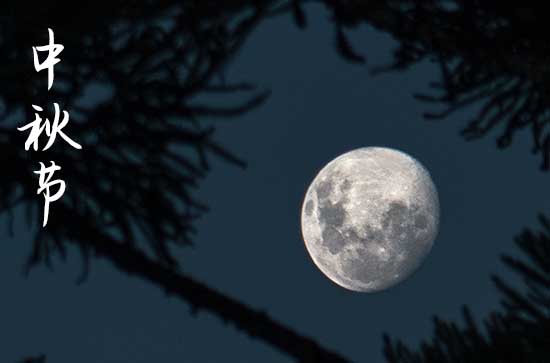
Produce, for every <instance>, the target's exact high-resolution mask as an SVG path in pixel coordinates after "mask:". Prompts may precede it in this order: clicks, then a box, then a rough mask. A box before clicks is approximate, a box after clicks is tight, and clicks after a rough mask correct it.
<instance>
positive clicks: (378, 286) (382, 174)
mask: <svg viewBox="0 0 550 363" xmlns="http://www.w3.org/2000/svg"><path fill="white" fill-rule="evenodd" d="M301 222H302V223H301V224H302V235H303V238H304V241H305V245H306V248H307V251H308V252H309V254H310V256H311V258H312V259H313V262H314V263H315V265H316V266H317V267H318V268H319V269H320V270H321V271H322V272H323V273H324V274H325V275H326V276H327V277H328V278H329V279H330V280H332V281H333V282H335V283H337V284H338V285H340V286H342V287H344V288H346V289H349V290H353V291H362V292H374V291H380V290H384V289H387V288H389V287H391V286H393V285H395V284H397V283H399V282H400V281H403V280H404V279H406V278H407V277H408V276H410V275H411V274H412V273H413V272H414V271H415V270H416V269H417V268H418V267H419V266H420V265H421V264H422V261H423V260H424V259H425V257H426V255H427V254H428V253H429V252H430V249H431V248H432V245H433V242H434V240H435V237H436V235H437V231H438V226H439V199H438V196H437V190H436V188H435V185H434V183H433V181H432V179H431V177H430V174H429V173H428V171H427V170H426V169H425V168H424V167H423V166H422V165H421V164H420V163H419V162H418V161H417V160H415V159H414V158H412V157H411V156H409V155H407V154H405V153H403V152H401V151H398V150H394V149H390V148H384V147H366V148H360V149H356V150H352V151H350V152H348V153H345V154H343V155H341V156H339V157H337V158H336V159H334V160H332V161H331V162H329V163H328V164H327V165H326V166H325V167H324V168H323V169H322V170H321V171H320V172H319V173H318V174H317V176H316V177H315V179H314V180H313V182H312V183H311V185H310V187H309V189H308V191H307V193H306V196H305V198H304V203H303V205H302V218H301Z"/></svg>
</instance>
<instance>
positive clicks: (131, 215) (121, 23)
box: [0, 0, 346, 362]
mask: <svg viewBox="0 0 550 363" xmlns="http://www.w3.org/2000/svg"><path fill="white" fill-rule="evenodd" d="M274 3H275V2H271V1H224V2H214V1H204V0H197V1H190V0H189V1H173V0H167V1H122V0H114V1H110V2H87V1H84V2H72V1H59V2H55V3H48V6H29V4H28V3H26V2H25V1H6V2H4V3H3V4H2V7H3V8H4V9H6V11H5V12H3V15H2V16H1V17H0V53H1V54H2V70H1V71H0V72H2V77H1V82H2V87H1V88H0V106H1V108H0V155H1V156H0V158H1V159H2V160H1V162H2V167H3V170H2V171H3V173H2V175H3V177H2V184H1V185H0V207H1V209H0V211H1V212H4V213H7V215H8V218H7V221H8V227H9V229H10V230H11V229H12V228H13V227H12V226H13V221H14V217H15V214H14V210H15V209H16V207H22V209H23V210H25V211H26V214H27V220H28V222H29V226H35V227H36V229H35V230H36V235H35V236H34V247H33V252H32V254H31V256H30V258H29V261H28V267H29V268H30V267H32V266H34V265H36V264H38V263H42V262H43V263H46V264H47V265H48V266H50V265H51V258H52V256H53V255H55V254H57V255H59V256H61V258H65V256H66V250H67V248H68V247H69V246H70V245H73V246H77V248H78V250H79V251H80V252H81V254H82V256H83V261H84V266H85V268H84V271H83V275H82V277H81V278H80V279H79V280H80V281H82V280H83V279H84V278H85V277H86V274H87V269H88V263H89V260H90V258H91V257H92V256H95V257H98V258H105V259H107V260H108V261H110V262H111V263H113V264H114V265H115V266H116V267H118V268H119V269H120V270H121V271H123V272H125V273H128V274H132V275H136V276H138V277H141V278H143V279H146V280H148V281H150V282H153V283H154V284H155V285H157V286H158V287H160V288H162V289H164V290H166V292H167V293H170V294H171V295H173V296H176V297H178V298H180V299H183V300H184V301H186V302H188V303H190V304H191V307H192V309H193V311H195V312H196V311H199V310H206V311H208V312H211V313H213V314H215V315H218V316H219V317H221V318H222V319H223V320H224V321H226V322H228V323H233V324H234V325H235V326H236V327H237V328H238V329H240V330H242V331H245V332H246V333H248V334H250V335H251V336H253V337H256V338H259V339H262V340H263V341H264V342H266V343H268V344H271V345H272V346H273V347H275V348H277V349H279V350H281V351H282V352H283V353H286V354H289V355H290V356H292V357H294V358H295V359H296V360H297V361H299V362H344V361H346V359H344V358H343V357H341V356H339V355H338V354H336V353H333V352H331V351H329V350H327V349H325V348H323V347H321V346H320V345H318V344H317V343H315V342H314V341H313V340H311V339H308V338H306V337H303V336H301V335H299V334H297V333H296V332H294V331H292V330H291V329H289V328H286V327H285V326H283V325H281V324H280V323H278V322H276V321H274V320H272V319H271V318H269V317H268V316H267V315H266V314H265V313H263V312H262V311H256V310H253V309H251V308H249V307H247V306H246V305H244V304H242V303H240V302H237V301H235V300H233V299H231V298H229V297H227V296H224V295H223V294H221V293H219V292H217V291H215V290H213V289H211V288H209V287H207V286H205V285H204V284H201V283H200V282H197V281H195V280H193V279H192V278H190V277H188V276H186V275H184V274H182V273H180V272H179V267H178V261H176V259H175V258H173V256H172V253H171V248H172V247H174V246H185V245H189V244H191V239H192V234H193V232H194V223H195V221H196V219H197V218H199V217H200V216H201V215H202V214H203V213H204V211H205V210H206V209H207V208H206V206H205V205H204V204H203V203H201V202H200V201H198V200H197V199H196V197H195V193H194V190H193V189H194V188H196V187H197V186H198V184H199V183H200V181H201V180H202V179H203V178H204V176H205V175H206V174H207V172H208V170H209V160H210V158H212V157H216V156H217V157H221V158H223V159H225V160H226V161H228V162H231V163H233V164H236V165H239V166H243V165H244V163H243V162H242V161H241V160H239V159H238V158H237V157H235V156H234V155H233V154H232V153H230V152H229V151H227V150H226V149H224V148H223V147H222V146H220V145H219V144H218V143H216V141H215V138H214V128H213V127H211V126H209V124H207V123H205V121H208V119H209V118H231V117H236V116H240V115H242V114H244V113H245V112H247V111H249V110H251V109H253V108H254V107H256V106H258V105H260V104H261V103H262V102H263V101H264V100H265V99H266V97H267V96H268V93H267V92H265V91H258V90H256V88H255V87H254V86H253V85H251V84H248V83H234V82H230V81H228V80H227V79H226V72H225V69H226V67H227V65H228V63H229V62H230V61H231V59H232V57H233V56H234V55H235V54H236V53H237V52H238V50H239V49H240V47H241V46H242V44H243V43H244V42H245V40H246V39H247V37H248V35H249V34H250V32H251V31H252V30H253V29H254V28H255V27H256V26H257V24H258V23H259V22H260V21H261V20H263V19H264V18H265V17H266V16H267V15H268V14H269V12H270V10H271V8H272V7H273V4H274ZM48 28H52V29H54V31H55V35H56V38H55V40H56V43H61V44H63V45H64V48H65V49H64V50H63V52H62V53H61V54H60V59H61V62H60V63H59V64H57V65H56V67H55V82H54V87H53V88H52V89H51V90H50V91H49V92H48V91H47V81H46V73H47V72H45V71H44V72H41V73H38V74H37V73H35V71H34V67H33V59H32V47H33V46H40V45H44V44H46V43H47V41H48V39H47V35H48V32H47V29H48ZM94 87H95V88H96V90H95V91H94V92H91V91H90V90H91V89H92V88H94ZM98 88H99V89H100V91H101V92H103V94H104V98H103V99H100V100H90V99H88V96H89V94H91V93H94V94H98V93H100V92H99V91H98V90H97V89H98ZM53 102H58V103H60V105H61V108H62V109H64V110H67V111H68V112H69V113H70V122H69V124H68V126H67V128H66V129H65V130H64V131H65V132H66V133H67V134H68V135H69V136H70V137H71V138H72V139H74V140H76V141H77V142H79V143H80V144H82V146H83V149H82V150H74V149H72V148H71V147H69V146H68V145H66V144H64V142H63V141H59V140H58V141H57V142H56V143H55V144H54V146H53V147H52V148H51V149H49V150H47V151H38V152H34V151H32V150H31V151H28V152H26V151H25V150H24V147H23V145H24V142H25V138H26V137H27V135H28V134H27V133H21V132H19V131H17V130H16V127H18V126H21V125H24V124H26V123H28V122H30V121H31V120H33V119H34V115H33V110H32V108H31V105H33V104H34V105H39V106H41V107H43V108H44V109H45V110H47V111H49V109H50V108H51V104H52V103H53ZM46 116H48V117H50V118H51V112H50V113H49V114H47V115H44V116H43V117H46ZM42 146H43V143H42V144H41V147H42ZM40 149H41V148H40ZM50 160H54V161H55V162H56V163H57V164H58V165H60V166H61V167H62V170H61V171H60V172H58V173H57V174H56V178H61V179H63V180H65V181H66V182H67V191H66V192H65V194H64V196H63V198H61V199H60V200H58V201H56V202H55V203H53V204H52V205H51V213H50V218H49V221H48V225H47V226H46V228H42V227H41V225H40V223H39V222H40V221H41V220H42V212H43V204H42V203H43V199H42V196H41V195H36V190H37V189H38V181H37V178H36V175H34V174H33V171H34V170H37V166H38V162H39V161H44V162H47V163H49V161H50ZM220 242H221V241H220Z"/></svg>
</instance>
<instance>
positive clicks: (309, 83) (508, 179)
mask: <svg viewBox="0 0 550 363" xmlns="http://www.w3.org/2000/svg"><path fill="white" fill-rule="evenodd" d="M309 9H310V10H309V12H308V15H309V27H308V28H307V29H306V30H305V31H300V30H298V29H297V28H296V27H295V26H294V24H293V23H292V21H291V19H290V18H289V17H282V18H275V19H272V20H269V21H267V22H266V23H265V24H263V26H261V27H260V28H259V29H258V30H257V31H256V33H255V34H253V36H252V37H251V38H250V39H249V42H248V43H247V44H246V45H245V47H244V49H243V51H242V52H241V53H240V54H239V56H238V57H237V58H236V59H235V61H234V63H233V64H231V65H230V67H229V69H228V75H229V78H230V79H232V80H235V81H252V82H256V83H257V84H259V85H260V86H261V87H263V88H265V89H271V90H272V92H273V93H272V96H271V98H270V99H269V100H268V101H267V103H266V104H265V105H264V106H262V107H260V108H259V109H257V110H255V111H253V112H251V113H249V114H247V115H245V116H243V117H239V118H235V119H232V120H223V121H221V122H217V123H216V122H215V121H214V120H212V121H209V122H214V123H215V125H216V126H217V130H218V131H217V135H218V139H219V141H220V142H221V144H222V145H225V146H226V147H227V148H228V149H229V150H232V151H233V152H234V153H236V154H237V155H238V156H240V157H241V158H242V159H244V160H246V161H247V163H248V167H247V168H246V169H239V168H238V167H235V166H233V165H229V164H226V163H224V162H223V161H221V160H212V161H213V162H212V173H211V174H210V175H209V176H208V178H207V179H206V180H205V181H204V183H203V184H202V185H201V189H200V190H199V191H198V193H199V195H200V197H201V198H202V200H204V201H205V202H207V204H209V206H210V207H211V211H210V212H209V213H208V214H207V215H206V216H205V217H204V218H203V219H202V221H201V222H200V224H199V226H198V227H199V228H198V234H197V236H196V238H195V247H193V248H187V249H183V250H181V251H179V252H178V253H177V255H178V257H179V259H180V261H181V268H182V271H184V272H186V273H191V274H192V275H193V276H194V277H196V278H197V279H199V280H201V281H204V282H205V283H207V284H209V285H210V286H212V287H215V288H217V289H219V291H221V292H223V293H226V294H228V295H230V296H232V297H235V298H237V299H239V300H241V301H243V302H245V303H247V304H248V305H250V306H251V307H254V308H258V309H264V310H265V311H266V312H267V313H268V314H270V315H271V316H272V317H274V318H275V319H277V320H279V321H281V322H282V323H284V324H287V325H288V326H290V327H292V328H293V329H295V330H296V331H298V332H300V333H301V334H304V335H308V336H311V337H313V338H315V339H316V340H317V341H318V342H320V343H321V344H322V345H324V346H326V347H328V348H330V349H334V350H335V351H338V352H340V353H341V354H343V355H345V356H347V357H349V358H351V359H352V360H353V361H355V362H381V361H382V359H383V357H382V353H381V347H382V340H381V335H382V333H383V332H388V333H389V334H390V335H392V336H394V337H399V338H402V339H403V340H404V341H405V342H406V343H409V344H412V345H415V344H417V343H418V342H419V341H420V340H421V339H423V338H429V337H430V336H431V333H432V328H433V326H432V320H431V319H432V317H433V315H438V316H440V317H442V318H445V319H450V320H459V319H460V309H461V306H462V305H463V304H467V305H469V306H470V307H471V308H472V310H473V312H474V314H475V317H476V318H478V319H479V318H480V317H482V316H484V315H485V314H486V313H487V312H488V311H490V310H491V309H492V308H494V307H496V305H497V304H498V298H499V296H498V294H497V293H496V290H495V288H494V287H493V285H492V283H491V281H490V274H492V273H499V274H502V275H504V276H506V277H507V278H508V279H509V280H510V281H512V282H513V281H514V279H513V278H510V275H509V274H508V273H507V271H506V270H505V269H504V268H503V267H502V265H501V263H500V262H499V255H500V254H501V253H510V254H516V253H517V251H516V249H515V247H514V245H513V237H514V236H515V235H517V234H518V233H519V232H520V231H521V229H522V228H523V227H528V226H535V225H536V223H535V222H536V213H537V212H538V211H544V210H548V209H549V208H550V201H548V200H542V199H541V198H540V196H539V195H540V194H539V193H540V191H542V190H543V188H545V187H546V186H547V176H546V175H545V174H543V173H542V172H540V171H539V169H538V166H539V159H538V157H535V156H532V155H531V154H530V153H529V150H530V144H529V143H530V136H529V135H528V133H527V132H525V133H522V134H520V135H518V136H519V137H517V138H516V139H515V140H514V143H513V145H512V147H511V148H509V149H506V150H504V151H501V150H498V149H497V148H496V146H495V135H497V133H496V132H494V133H491V134H489V135H488V136H487V137H485V138H484V139H482V140H480V141H475V142H466V141H464V140H463V139H462V138H461V137H460V136H459V134H458V132H459V130H460V129H461V127H463V126H464V125H465V121H466V120H468V119H470V118H471V117H472V115H473V112H474V111H475V109H469V110H464V111H462V112H461V113H459V114H456V115H454V116H453V117H451V118H449V119H446V120H444V121H438V122H428V121H424V120H423V119H422V112H423V111H426V110H427V109H430V107H431V106H429V105H426V104H422V103H419V102H418V101H416V100H415V99H413V97H412V96H411V94H412V93H413V92H415V91H422V90H426V87H427V84H428V82H429V81H431V80H436V79H437V77H438V70H437V67H436V66H435V65H433V64H429V63H424V64H421V65H420V66H417V67H414V68H413V69H411V70H410V71H408V72H406V73H392V74H386V75H381V76H377V77H372V76H370V75H369V66H374V65H377V64H381V63H385V62H388V61H389V60H390V59H391V58H390V57H391V50H392V49H393V47H394V46H395V45H396V44H395V43H394V42H393V41H392V40H391V38H389V37H388V36H387V35H385V34H381V33H377V32H376V31H374V30H372V29H370V28H368V27H362V28H361V30H359V31H357V32H355V33H353V35H352V37H351V40H352V41H353V43H354V44H355V45H356V46H357V49H358V50H359V51H361V52H363V53H364V54H365V55H366V57H367V59H368V66H357V65H352V64H350V63H347V62H345V61H344V60H342V59H341V58H340V57H339V56H338V55H337V53H336V52H335V50H334V46H333V40H334V34H333V28H332V26H331V24H330V22H329V20H328V14H327V13H326V12H325V11H324V10H323V9H321V8H319V7H310V8H309ZM60 36H61V35H60ZM22 121H23V120H22ZM497 132H498V131H497ZM364 146H386V147H392V148H396V149H400V150H402V151H404V152H406V153H408V154H410V155H412V156H413V157H415V158H417V159H418V160H419V161H420V162H421V163H422V164H423V165H424V166H425V167H426V168H427V169H428V170H429V171H430V173H431V175H432V178H433V180H434V182H435V184H436V186H437V188H438V192H439V198H440V204H441V222H440V232H439V235H438V237H437V239H436V241H435V244H434V247H433V249H432V252H431V253H430V255H429V256H428V257H427V259H426V261H425V263H424V265H423V266H422V267H421V268H420V270H418V271H417V272H416V273H415V274H414V275H413V276H412V277H411V278H410V279H408V280H406V281H404V282H403V283H401V284H399V285H398V286H396V287H394V288H391V289H389V290H387V291H384V292H380V293H375V294H364V293H363V294H361V293H354V292H351V291H347V290H344V289H343V288H340V287H338V286H337V285H335V284H334V283H332V282H331V281H329V280H328V279H327V278H326V277H325V276H324V275H323V274H322V273H321V272H320V271H319V270H318V269H317V268H316V267H315V265H314V264H313V262H312V261H311V259H310V257H309V255H308V254H307V252H306V249H305V247H304V244H303V242H302V240H301V235H300V219H299V217H300V207H301V203H302V198H303V196H304V194H305V191H306V189H307V187H308V186H309V183H310V182H311V180H312V179H313V177H314V176H315V175H316V173H317V172H318V171H319V169H320V168H322V167H323V166H324V165H325V164H326V163H327V162H328V161H330V160H332V159H333V158H335V157H336V156H338V155H340V154H342V153H344V152H346V151H349V150H351V149H354V148H358V147H364ZM70 187H71V186H70V184H68V186H67V192H66V193H71V192H75V191H71V189H70ZM51 213H52V214H53V213H55V204H54V205H53V207H52V210H51ZM17 220H18V221H19V222H20V223H19V226H18V228H17V230H16V234H15V236H14V238H8V237H7V232H5V231H4V232H3V233H4V235H3V237H2V238H1V239H0V240H1V241H2V253H1V254H0V286H2V293H1V294H0V361H1V362H15V361H17V360H19V359H21V358H22V357H23V356H26V355H34V354H39V353H44V354H46V355H47V356H48V360H47V362H48V363H72V362H79V363H95V362H97V363H121V362H133V363H142V362H143V363H145V362H147V363H151V362H159V363H162V362H166V363H168V362H193V363H210V362H212V363H213V362H235V363H239V362H243V363H247V362H250V363H252V362H265V363H271V362H273V363H275V362H291V360H290V359H289V358H288V357H287V356H284V355H282V354H280V353H279V352H278V351H275V350H273V349H272V348H271V347H270V346H267V345H265V344H264V343H263V342H260V341H257V340H253V339H250V338H249V337H248V336H245V335H244V334H241V333H240V332H238V331H237V330H236V329H234V328H233V327H232V326H226V325H224V324H223V323H222V322H220V321H219V320H218V319H217V318H214V317H212V316H211V315H209V314H208V313H204V312H201V313H200V314H199V315H198V316H197V317H192V316H191V314H190V313H189V307H188V306H187V305H186V304H184V303H183V302H182V301H180V300H177V299H174V298H169V297H167V296H166V295H165V294H164V293H162V292H161V291H160V290H159V289H158V288H157V287H155V286H152V285H150V284H147V283H145V282H143V281H141V280H139V279H136V278H133V277H130V276H127V275H125V274H123V273H120V272H119V271H117V270H115V269H114V268H113V267H111V265H110V264H108V263H106V262H103V261H94V262H93V264H92V270H91V274H90V276H89V279H88V281H87V282H86V283H84V284H83V285H81V286H76V285H75V281H76V279H77V277H78V275H79V271H80V270H79V269H80V267H81V261H80V257H79V255H78V253H76V251H73V253H72V254H70V255H69V259H68V263H67V264H63V263H61V262H59V263H56V264H55V271H54V272H53V273H50V272H48V270H47V269H46V268H44V267H38V268H35V269H34V270H33V271H32V272H31V274H30V276H29V277H28V278H27V279H25V278H24V277H23V276H22V273H21V270H22V266H23V264H24V261H25V257H26V255H27V253H29V251H30V241H31V240H30V236H31V233H30V231H28V229H27V227H26V224H24V223H23V221H24V218H23V215H22V214H19V215H18V217H17Z"/></svg>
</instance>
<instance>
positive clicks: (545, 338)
mask: <svg viewBox="0 0 550 363" xmlns="http://www.w3.org/2000/svg"><path fill="white" fill-rule="evenodd" d="M539 219H540V222H541V224H542V228H543V229H542V231H540V232H538V233H535V232H532V231H531V230H528V229H526V230H525V231H523V233H522V234H521V235H520V236H519V237H517V238H516V244H517V246H518V247H519V248H520V249H521V251H522V252H523V253H524V254H525V255H527V257H528V260H527V261H524V260H521V259H516V258H513V257H509V256H503V257H502V261H503V262H504V263H505V264H506V265H507V266H508V267H509V268H510V269H512V270H513V271H515V272H516V273H518V274H519V275H520V276H521V278H522V281H523V283H524V286H523V287H522V288H514V287H511V286H509V285H508V284H507V283H505V282H504V281H503V280H502V279H501V278H499V277H497V276H494V277H493V281H494V282H495V285H496V287H497V288H498V290H499V291H500V293H501V294H502V300H501V303H502V308H503V309H502V311H498V312H493V313H492V314H491V315H490V316H489V317H488V318H487V319H485V322H484V325H485V331H482V329H479V328H478V327H477V324H476V323H475V322H474V319H473V318H472V315H471V313H470V311H469V310H468V308H467V307H464V320H465V327H464V328H461V327H459V326H458V325H457V324H456V323H452V322H445V321H443V320H441V319H439V318H437V317H436V318H435V336H434V337H433V339H432V340H431V341H428V342H423V343H422V344H421V346H420V348H419V349H418V350H417V351H416V350H411V349H409V348H407V347H406V346H405V345H404V344H403V343H401V342H399V341H392V340H391V339H390V338H389V337H388V336H387V335H386V336H385V337H384V341H385V347H384V353H385V356H386V358H387V361H388V362H390V363H420V362H441V363H444V362H449V363H450V362H453V363H454V362H502V363H504V362H529V363H543V362H548V360H549V359H550V220H548V219H547V218H545V217H544V216H542V215H541V216H540V218H539Z"/></svg>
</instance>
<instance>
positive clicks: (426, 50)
mask: <svg viewBox="0 0 550 363" xmlns="http://www.w3.org/2000/svg"><path fill="white" fill-rule="evenodd" d="M321 3H323V4H325V5H326V7H327V8H328V9H329V10H330V11H331V12H332V14H333V21H334V24H335V29H336V39H337V47H338V50H339V51H340V54H342V55H343V56H344V57H345V58H347V59H349V60H350V61H353V62H359V63H361V62H363V61H364V58H363V57H362V56H361V55H360V54H357V52H355V51H354V49H353V46H352V45H351V44H350V43H349V41H348V40H347V37H346V36H345V32H344V31H345V29H352V28H356V27H357V26H358V25H360V24H362V23H368V24H370V25H372V26H374V27H375V28H377V29H379V30H381V31H383V32H386V33H389V34H391V35H392V36H393V37H394V39H395V40H397V41H398V43H399V46H398V48H397V49H396V51H395V53H394V61H393V63H392V64H390V65H387V66H383V67H375V68H374V69H373V73H375V74H376V73H379V72H387V71H398V70H404V69H407V68H409V67H411V66H414V65H416V64H418V63H420V62H422V61H425V60H429V61H432V62H436V63H437V64H438V65H439V68H440V70H441V72H440V73H441V79H440V80H439V81H437V82H432V83H430V86H431V88H432V90H433V91H434V94H416V95H415V97H416V98H417V99H419V100H421V101H425V102H429V103H434V104H436V105H441V106H443V107H444V109H443V110H442V111H439V112H435V111H432V112H426V113H425V115H424V117H425V118H426V119H429V120H433V119H442V118H445V117H447V116H448V115H450V114H452V113H453V112H455V111H457V110H461V109H465V108H466V107H468V106H471V105H476V106H479V111H478V113H477V115H476V116H475V117H474V118H472V119H471V120H469V121H468V122H467V125H466V127H465V128H464V129H463V131H462V135H463V136H464V137H465V138H466V139H467V140H472V139H476V138H479V137H482V136H484V135H486V134H487V133H489V132H490V131H491V130H493V129H496V128H498V127H501V128H502V129H503V130H502V131H501V134H500V136H499V137H498V138H497V145H498V147H499V148H506V147H508V146H509V145H510V144H511V142H512V139H513V137H514V136H515V135H516V134H517V132H518V131H519V130H521V129H525V128H528V129H530V131H531V133H532V139H533V149H532V151H533V153H538V154H540V155H541V157H542V164H541V168H542V169H543V170H549V169H550V133H549V131H548V128H549V124H550V113H549V111H548V109H549V105H550V100H549V97H548V95H549V93H550V92H549V84H550V82H549V81H550V67H549V66H548V64H549V63H548V60H549V54H550V53H549V50H550V49H549V47H550V46H549V45H548V41H547V37H546V23H547V19H546V16H545V14H546V12H545V11H544V3H541V2H534V1H528V2H526V3H525V2H523V3H522V4H521V6H520V7H519V8H518V6H517V4H514V5H509V4H508V3H505V2H502V1H496V0H448V1H440V0H387V1H361V0H357V1H354V0H346V1H344V0H323V1H321ZM299 18H300V17H298V19H299ZM301 23H303V21H302V22H301Z"/></svg>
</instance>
